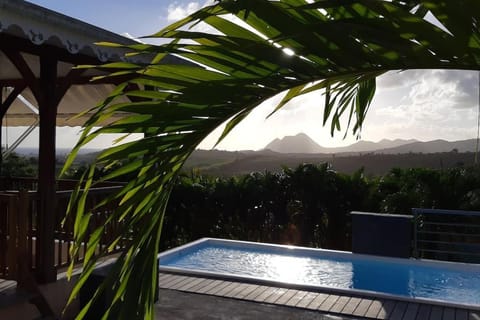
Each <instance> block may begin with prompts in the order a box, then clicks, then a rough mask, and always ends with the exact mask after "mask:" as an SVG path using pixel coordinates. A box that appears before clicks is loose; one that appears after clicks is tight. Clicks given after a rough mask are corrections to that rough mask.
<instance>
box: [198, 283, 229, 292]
mask: <svg viewBox="0 0 480 320" xmlns="http://www.w3.org/2000/svg"><path fill="white" fill-rule="evenodd" d="M224 282H225V281H222V280H213V281H212V282H211V283H210V284H207V285H206V286H205V287H202V288H200V289H198V290H197V293H205V294H208V292H209V291H210V290H213V289H215V288H216V287H218V286H220V285H222V284H223V283H224Z"/></svg>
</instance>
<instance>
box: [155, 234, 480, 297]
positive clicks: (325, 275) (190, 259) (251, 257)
mask: <svg viewBox="0 0 480 320" xmlns="http://www.w3.org/2000/svg"><path fill="white" fill-rule="evenodd" d="M160 266H161V267H162V266H164V267H175V268H181V269H187V270H196V271H208V272H214V273H221V274H233V275H239V276H248V277H255V278H262V279H268V280H275V281H281V282H289V283H295V284H307V285H315V286H321V287H335V288H343V289H359V290H367V291H374V292H381V293H386V294H392V295H399V296H404V297H410V298H426V299H434V300H442V301H447V302H452V303H459V304H468V305H480V266H476V265H473V266H469V267H465V268H463V265H461V264H459V265H457V264H449V263H438V265H436V264H434V263H418V262H412V261H410V260H407V259H388V258H375V257H369V256H364V255H355V254H342V253H332V252H329V251H325V254H322V252H321V251H318V250H316V251H314V250H311V251H309V250H304V249H299V250H296V249H289V248H285V247H281V248H278V247H274V246H261V245H259V246H255V245H247V246H245V247H242V246H241V245H238V244H235V243H229V242H225V243H224V242H222V241H211V240H210V241H205V242H200V243H199V244H196V245H194V246H191V247H188V248H186V249H184V250H180V251H177V252H176V253H175V254H167V255H165V256H164V257H162V256H160Z"/></svg>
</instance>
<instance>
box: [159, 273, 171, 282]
mask: <svg viewBox="0 0 480 320" xmlns="http://www.w3.org/2000/svg"><path fill="white" fill-rule="evenodd" d="M171 276H172V275H171V274H168V273H160V274H158V282H159V283H160V282H162V281H163V280H164V279H168V278H170V277H171Z"/></svg>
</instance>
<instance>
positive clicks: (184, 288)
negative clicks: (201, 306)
mask: <svg viewBox="0 0 480 320" xmlns="http://www.w3.org/2000/svg"><path fill="white" fill-rule="evenodd" d="M205 280H206V279H205V278H194V280H193V281H190V282H189V283H186V284H184V285H183V286H182V287H180V288H178V290H179V291H192V290H191V288H192V287H194V286H196V285H197V284H199V283H201V282H203V281H205Z"/></svg>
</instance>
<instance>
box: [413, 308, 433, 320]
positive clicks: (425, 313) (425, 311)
mask: <svg viewBox="0 0 480 320" xmlns="http://www.w3.org/2000/svg"><path fill="white" fill-rule="evenodd" d="M431 312H432V306H431V305H429V304H421V305H420V307H418V312H417V318H416V319H417V320H425V319H428V318H430V313H431Z"/></svg>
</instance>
